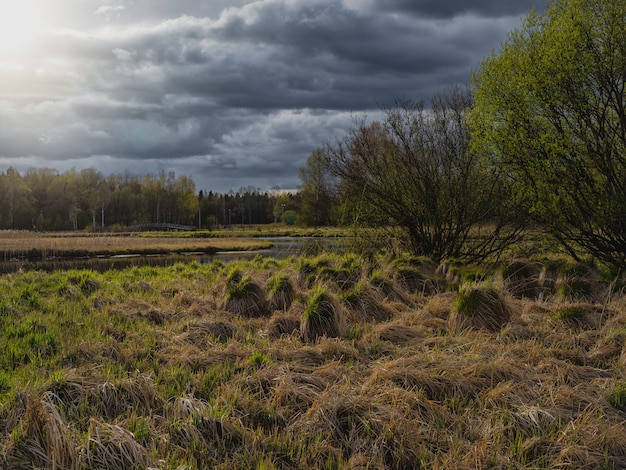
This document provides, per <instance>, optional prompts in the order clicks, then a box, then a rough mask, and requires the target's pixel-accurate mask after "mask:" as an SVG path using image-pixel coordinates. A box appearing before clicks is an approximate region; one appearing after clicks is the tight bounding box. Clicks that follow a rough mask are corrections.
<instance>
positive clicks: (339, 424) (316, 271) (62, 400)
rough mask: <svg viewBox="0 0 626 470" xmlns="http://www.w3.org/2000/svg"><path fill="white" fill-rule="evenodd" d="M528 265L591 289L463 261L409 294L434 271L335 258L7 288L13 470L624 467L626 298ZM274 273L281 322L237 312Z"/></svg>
mask: <svg viewBox="0 0 626 470" xmlns="http://www.w3.org/2000/svg"><path fill="white" fill-rule="evenodd" d="M532 262H533V263H534V262H537V263H538V264H539V265H541V266H542V268H541V272H542V273H544V272H545V273H547V272H548V271H550V272H551V273H553V274H549V275H550V276H553V278H554V279H555V285H556V281H557V279H558V280H563V279H566V278H567V279H570V278H583V279H587V280H591V281H593V282H594V283H596V284H595V285H596V286H597V287H598V289H597V290H596V291H594V297H593V298H592V299H585V300H584V301H582V302H581V301H580V300H578V299H577V300H569V299H563V298H561V297H559V296H558V295H556V294H555V295H552V294H550V295H546V296H545V297H544V298H543V300H540V299H538V298H530V297H529V296H522V295H516V296H513V295H508V294H509V293H512V292H509V291H508V290H507V287H506V286H505V283H504V277H503V276H502V272H503V271H502V270H500V269H497V270H496V269H492V268H491V267H490V268H489V269H487V268H485V269H482V270H481V269H480V268H477V267H475V266H469V267H466V266H463V265H462V264H460V263H458V262H454V263H452V264H449V265H448V268H447V269H448V271H447V272H448V273H449V272H450V270H452V271H454V272H455V274H454V275H451V276H447V274H444V273H443V272H442V273H441V275H440V277H439V280H440V282H445V284H446V286H445V287H443V288H437V289H434V290H432V291H426V290H419V291H415V292H413V293H411V292H410V290H409V289H408V288H407V287H406V285H404V284H403V282H404V281H401V280H400V279H399V278H398V277H397V272H398V268H400V267H410V268H411V269H417V270H418V271H419V272H420V275H421V276H422V278H424V279H429V276H430V279H432V276H434V274H433V270H434V269H436V268H435V267H434V265H433V264H432V263H427V262H425V261H424V260H421V259H412V258H405V259H403V260H402V261H398V262H393V261H390V260H389V259H385V258H383V257H377V256H370V258H369V259H368V260H362V259H361V258H360V257H359V256H357V255H353V256H349V257H346V256H343V255H341V256H339V255H331V254H323V255H321V256H319V257H314V258H306V259H291V260H288V261H285V262H267V261H264V260H263V259H254V260H251V261H248V262H243V263H234V264H224V263H221V264H215V263H214V264H210V265H198V264H194V263H189V264H182V263H181V264H178V265H176V266H170V267H167V268H147V267H146V268H132V269H127V270H123V271H117V272H105V273H97V272H93V271H80V270H75V271H70V272H57V273H51V274H45V273H23V274H18V273H16V274H12V275H9V276H1V277H0V343H1V344H2V346H3V347H2V348H0V364H1V366H2V367H0V370H2V371H3V372H0V468H58V469H61V468H64V469H65V468H67V469H72V470H74V469H76V470H79V469H83V468H110V469H118V468H163V469H182V468H186V469H202V468H218V469H244V468H320V469H321V468H334V469H339V468H388V469H404V468H518V469H528V470H530V469H535V468H572V469H573V468H624V467H626V444H624V439H623V436H624V435H626V424H625V422H624V419H623V416H624V410H625V409H626V405H625V403H626V398H625V397H626V392H625V390H626V386H625V385H624V378H623V373H624V370H626V369H625V367H626V346H625V345H626V301H625V300H624V298H623V297H622V296H620V295H619V292H617V290H615V289H613V290H610V289H609V288H608V283H610V282H612V281H611V279H608V278H607V279H605V280H601V279H599V278H597V277H596V274H595V273H594V272H593V271H591V270H589V268H588V266H585V267H583V266H580V265H577V264H575V263H574V264H565V263H563V264H564V266H552V267H550V266H549V269H546V268H545V265H544V264H543V263H544V261H542V260H539V261H532ZM370 263H372V265H375V266H376V268H375V269H371V265H370ZM305 264H306V265H307V268H306V269H302V268H303V266H305ZM356 265H360V266H361V269H360V270H359V272H358V276H357V270H356V269H354V267H355V266H356ZM325 268H332V269H335V270H341V269H347V270H348V271H350V272H351V273H352V274H351V276H353V277H352V280H351V281H350V282H349V283H348V285H344V284H339V283H337V282H335V280H333V279H326V280H325V283H322V277H320V275H321V274H322V273H323V272H324V269H325ZM452 268H454V269H452ZM302 271H304V272H306V276H305V277H304V278H305V279H306V280H307V282H304V283H301V282H300V281H299V279H300V275H301V272H302ZM471 271H473V272H475V273H479V272H480V273H481V276H483V277H484V278H485V279H486V281H485V282H476V281H473V282H468V281H463V276H464V275H463V273H464V272H471ZM326 272H330V271H326ZM515 272H517V271H515ZM528 275H529V276H532V279H529V280H528V282H529V283H533V282H535V281H536V270H533V271H532V272H529V273H528ZM542 275H543V274H542ZM281 276H287V277H288V278H289V279H290V280H291V283H292V286H293V288H294V291H296V293H295V296H294V299H293V301H292V303H291V306H290V307H289V308H287V309H286V310H285V309H282V308H280V309H276V310H275V311H273V313H272V314H271V316H270V313H271V312H272V311H271V310H270V309H267V310H266V311H265V314H264V315H260V316H259V315H256V314H255V315H250V314H249V311H248V310H246V309H242V310H237V309H236V308H232V309H230V311H229V310H227V309H226V308H225V302H226V296H227V291H228V288H229V287H237V286H239V285H240V284H241V283H243V282H244V281H251V282H254V283H255V284H257V285H258V286H259V287H261V291H260V292H259V297H260V298H262V299H263V301H264V302H265V303H266V304H267V303H269V301H270V300H271V298H272V294H271V284H272V281H271V280H272V279H278V278H280V277H281ZM446 277H449V280H448V281H443V280H444V279H446ZM457 277H458V279H457ZM296 278H297V279H296ZM311 280H312V281H313V284H312V285H310V286H309V285H308V281H311ZM509 281H512V280H511V279H509ZM515 282H517V280H516V281H515ZM519 282H520V283H521V284H520V285H525V283H526V281H525V280H524V279H523V276H522V277H521V278H520V279H519ZM457 283H460V284H457ZM512 285H513V284H509V287H511V286H512ZM265 286H267V287H265ZM450 287H451V288H452V290H451V291H447V290H448V288H450ZM513 290H514V289H513ZM244 291H245V289H244ZM609 291H610V292H611V294H610V296H609V295H608V294H607V297H605V298H601V299H600V300H601V302H599V303H596V302H595V300H594V299H595V298H597V296H598V295H599V294H598V293H599V292H609ZM505 293H506V294H505ZM373 307H376V308H379V307H380V308H382V309H385V310H387V311H389V312H391V313H392V315H391V316H389V317H387V316H385V317H384V318H379V317H377V316H376V315H374V314H373V313H372V312H373V311H374V309H373ZM359 309H362V311H359ZM506 312H508V317H507V313H506ZM459 317H460V318H459Z"/></svg>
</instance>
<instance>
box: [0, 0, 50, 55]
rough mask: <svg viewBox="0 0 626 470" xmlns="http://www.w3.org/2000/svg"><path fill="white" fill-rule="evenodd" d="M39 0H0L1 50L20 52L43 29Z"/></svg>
mask: <svg viewBox="0 0 626 470" xmlns="http://www.w3.org/2000/svg"><path fill="white" fill-rule="evenodd" d="M40 13H41V12H40V11H39V10H38V8H37V0H0V51H2V52H5V53H11V52H18V50H19V48H20V47H21V46H22V45H23V44H24V43H26V42H28V41H30V40H32V39H34V38H35V37H36V35H37V33H38V32H39V31H40V30H41V29H42V27H43V24H42V18H41V14H40Z"/></svg>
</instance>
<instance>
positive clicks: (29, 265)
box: [0, 237, 345, 274]
mask: <svg viewBox="0 0 626 470" xmlns="http://www.w3.org/2000/svg"><path fill="white" fill-rule="evenodd" d="M260 240H268V241H271V242H272V248H269V249H266V250H258V251H229V252H222V253H216V254H214V255H199V254H196V253H190V254H176V255H168V256H140V255H125V256H112V257H107V258H105V257H94V258H80V259H61V258H57V259H48V260H43V261H28V260H14V261H8V262H4V263H0V274H7V273H12V272H17V271H46V272H51V271H59V270H68V269H93V270H94V271H98V272H104V271H108V270H111V269H126V268H130V267H133V266H155V267H165V266H171V265H173V264H175V263H179V262H182V263H188V262H191V261H196V262H198V263H200V264H208V263H210V262H211V261H213V260H221V261H224V262H229V261H236V260H246V259H252V258H254V257H255V256H263V257H267V258H276V259H285V258H288V257H289V256H314V255H317V254H319V253H321V252H323V251H329V250H343V249H344V246H345V240H342V239H336V238H332V239H331V238H308V237H280V238H261V239H260Z"/></svg>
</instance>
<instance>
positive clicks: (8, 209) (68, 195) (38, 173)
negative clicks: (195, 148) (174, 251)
mask: <svg viewBox="0 0 626 470" xmlns="http://www.w3.org/2000/svg"><path fill="white" fill-rule="evenodd" d="M300 205H301V196H300V194H284V193H281V192H280V191H270V192H261V191H260V190H259V189H258V188H254V187H245V188H240V189H239V190H238V191H236V192H235V191H231V192H229V193H227V194H217V193H213V192H210V191H209V192H205V191H202V190H201V191H196V186H195V183H194V181H193V180H192V179H191V177H189V176H186V175H179V176H177V175H175V174H174V173H173V172H160V173H158V174H156V175H155V174H150V173H147V174H145V175H134V174H130V173H128V172H127V173H122V174H114V175H110V176H108V177H105V176H104V175H103V174H102V173H101V172H99V171H97V170H95V169H93V168H89V169H85V170H81V171H77V170H75V169H72V170H69V171H67V172H65V173H59V172H58V171H57V170H55V169H51V168H37V169H29V170H28V171H26V172H25V173H24V174H20V172H18V171H17V170H15V169H13V168H9V169H7V170H6V171H4V172H1V173H0V229H5V230H6V229H14V230H24V229H26V230H39V231H53V230H94V231H99V230H107V231H110V230H123V229H126V228H128V227H134V226H139V225H144V224H150V223H171V224H181V225H190V226H194V227H198V228H203V229H213V228H216V227H218V226H227V225H239V224H246V225H248V224H268V223H273V222H278V221H284V222H286V223H301V221H300V220H298V219H299V216H300V214H299V211H300Z"/></svg>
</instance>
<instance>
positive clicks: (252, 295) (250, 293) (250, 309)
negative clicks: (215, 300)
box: [224, 276, 270, 317]
mask: <svg viewBox="0 0 626 470" xmlns="http://www.w3.org/2000/svg"><path fill="white" fill-rule="evenodd" d="M224 310H227V311H229V312H232V313H235V314H237V315H243V316H245V317H264V316H269V313H270V312H269V307H268V305H267V301H266V294H265V291H264V289H263V288H262V287H261V286H260V285H259V284H257V283H256V282H254V281H253V280H252V279H250V278H249V277H246V276H244V277H243V278H241V279H240V280H239V281H235V280H233V279H230V278H229V280H228V288H227V290H226V297H225V300H224Z"/></svg>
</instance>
